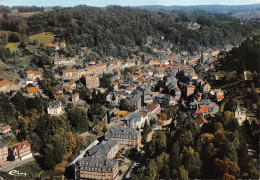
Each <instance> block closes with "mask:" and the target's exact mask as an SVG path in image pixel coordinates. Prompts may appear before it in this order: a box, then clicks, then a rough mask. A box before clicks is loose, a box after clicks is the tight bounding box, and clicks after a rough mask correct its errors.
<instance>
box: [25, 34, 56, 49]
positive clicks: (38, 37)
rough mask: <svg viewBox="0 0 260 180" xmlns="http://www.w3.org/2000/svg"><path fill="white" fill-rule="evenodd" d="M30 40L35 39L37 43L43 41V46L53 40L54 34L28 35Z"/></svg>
mask: <svg viewBox="0 0 260 180" xmlns="http://www.w3.org/2000/svg"><path fill="white" fill-rule="evenodd" d="M29 39H30V41H33V40H37V41H38V42H39V44H41V43H43V44H44V45H45V46H46V45H47V44H48V43H51V42H52V41H53V40H54V35H53V34H51V33H40V34H35V35H33V36H30V37H29Z"/></svg>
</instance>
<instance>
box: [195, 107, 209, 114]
mask: <svg viewBox="0 0 260 180" xmlns="http://www.w3.org/2000/svg"><path fill="white" fill-rule="evenodd" d="M206 112H208V108H207V107H201V108H200V109H199V110H197V111H196V114H203V113H206Z"/></svg>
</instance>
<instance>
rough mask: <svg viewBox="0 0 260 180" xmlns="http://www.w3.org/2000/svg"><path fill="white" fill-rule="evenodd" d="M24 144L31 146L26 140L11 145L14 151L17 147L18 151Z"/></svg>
mask: <svg viewBox="0 0 260 180" xmlns="http://www.w3.org/2000/svg"><path fill="white" fill-rule="evenodd" d="M23 146H26V147H30V146H31V144H30V143H29V142H28V141H27V140H26V141H23V142H20V143H18V144H15V145H13V146H10V149H11V150H12V151H14V149H17V150H18V151H20V150H22V149H23Z"/></svg>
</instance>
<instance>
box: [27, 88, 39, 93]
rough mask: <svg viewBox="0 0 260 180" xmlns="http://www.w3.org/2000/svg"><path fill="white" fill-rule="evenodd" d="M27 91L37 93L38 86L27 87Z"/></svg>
mask: <svg viewBox="0 0 260 180" xmlns="http://www.w3.org/2000/svg"><path fill="white" fill-rule="evenodd" d="M27 93H37V88H36V87H27Z"/></svg>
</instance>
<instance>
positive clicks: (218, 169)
mask: <svg viewBox="0 0 260 180" xmlns="http://www.w3.org/2000/svg"><path fill="white" fill-rule="evenodd" d="M214 163H215V174H216V177H219V178H222V177H223V176H224V174H227V173H228V174H230V175H233V176H235V177H238V175H239V173H240V169H239V167H238V165H237V163H235V162H233V161H231V160H230V159H228V158H224V159H223V160H221V159H218V158H216V159H215V160H214Z"/></svg>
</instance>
